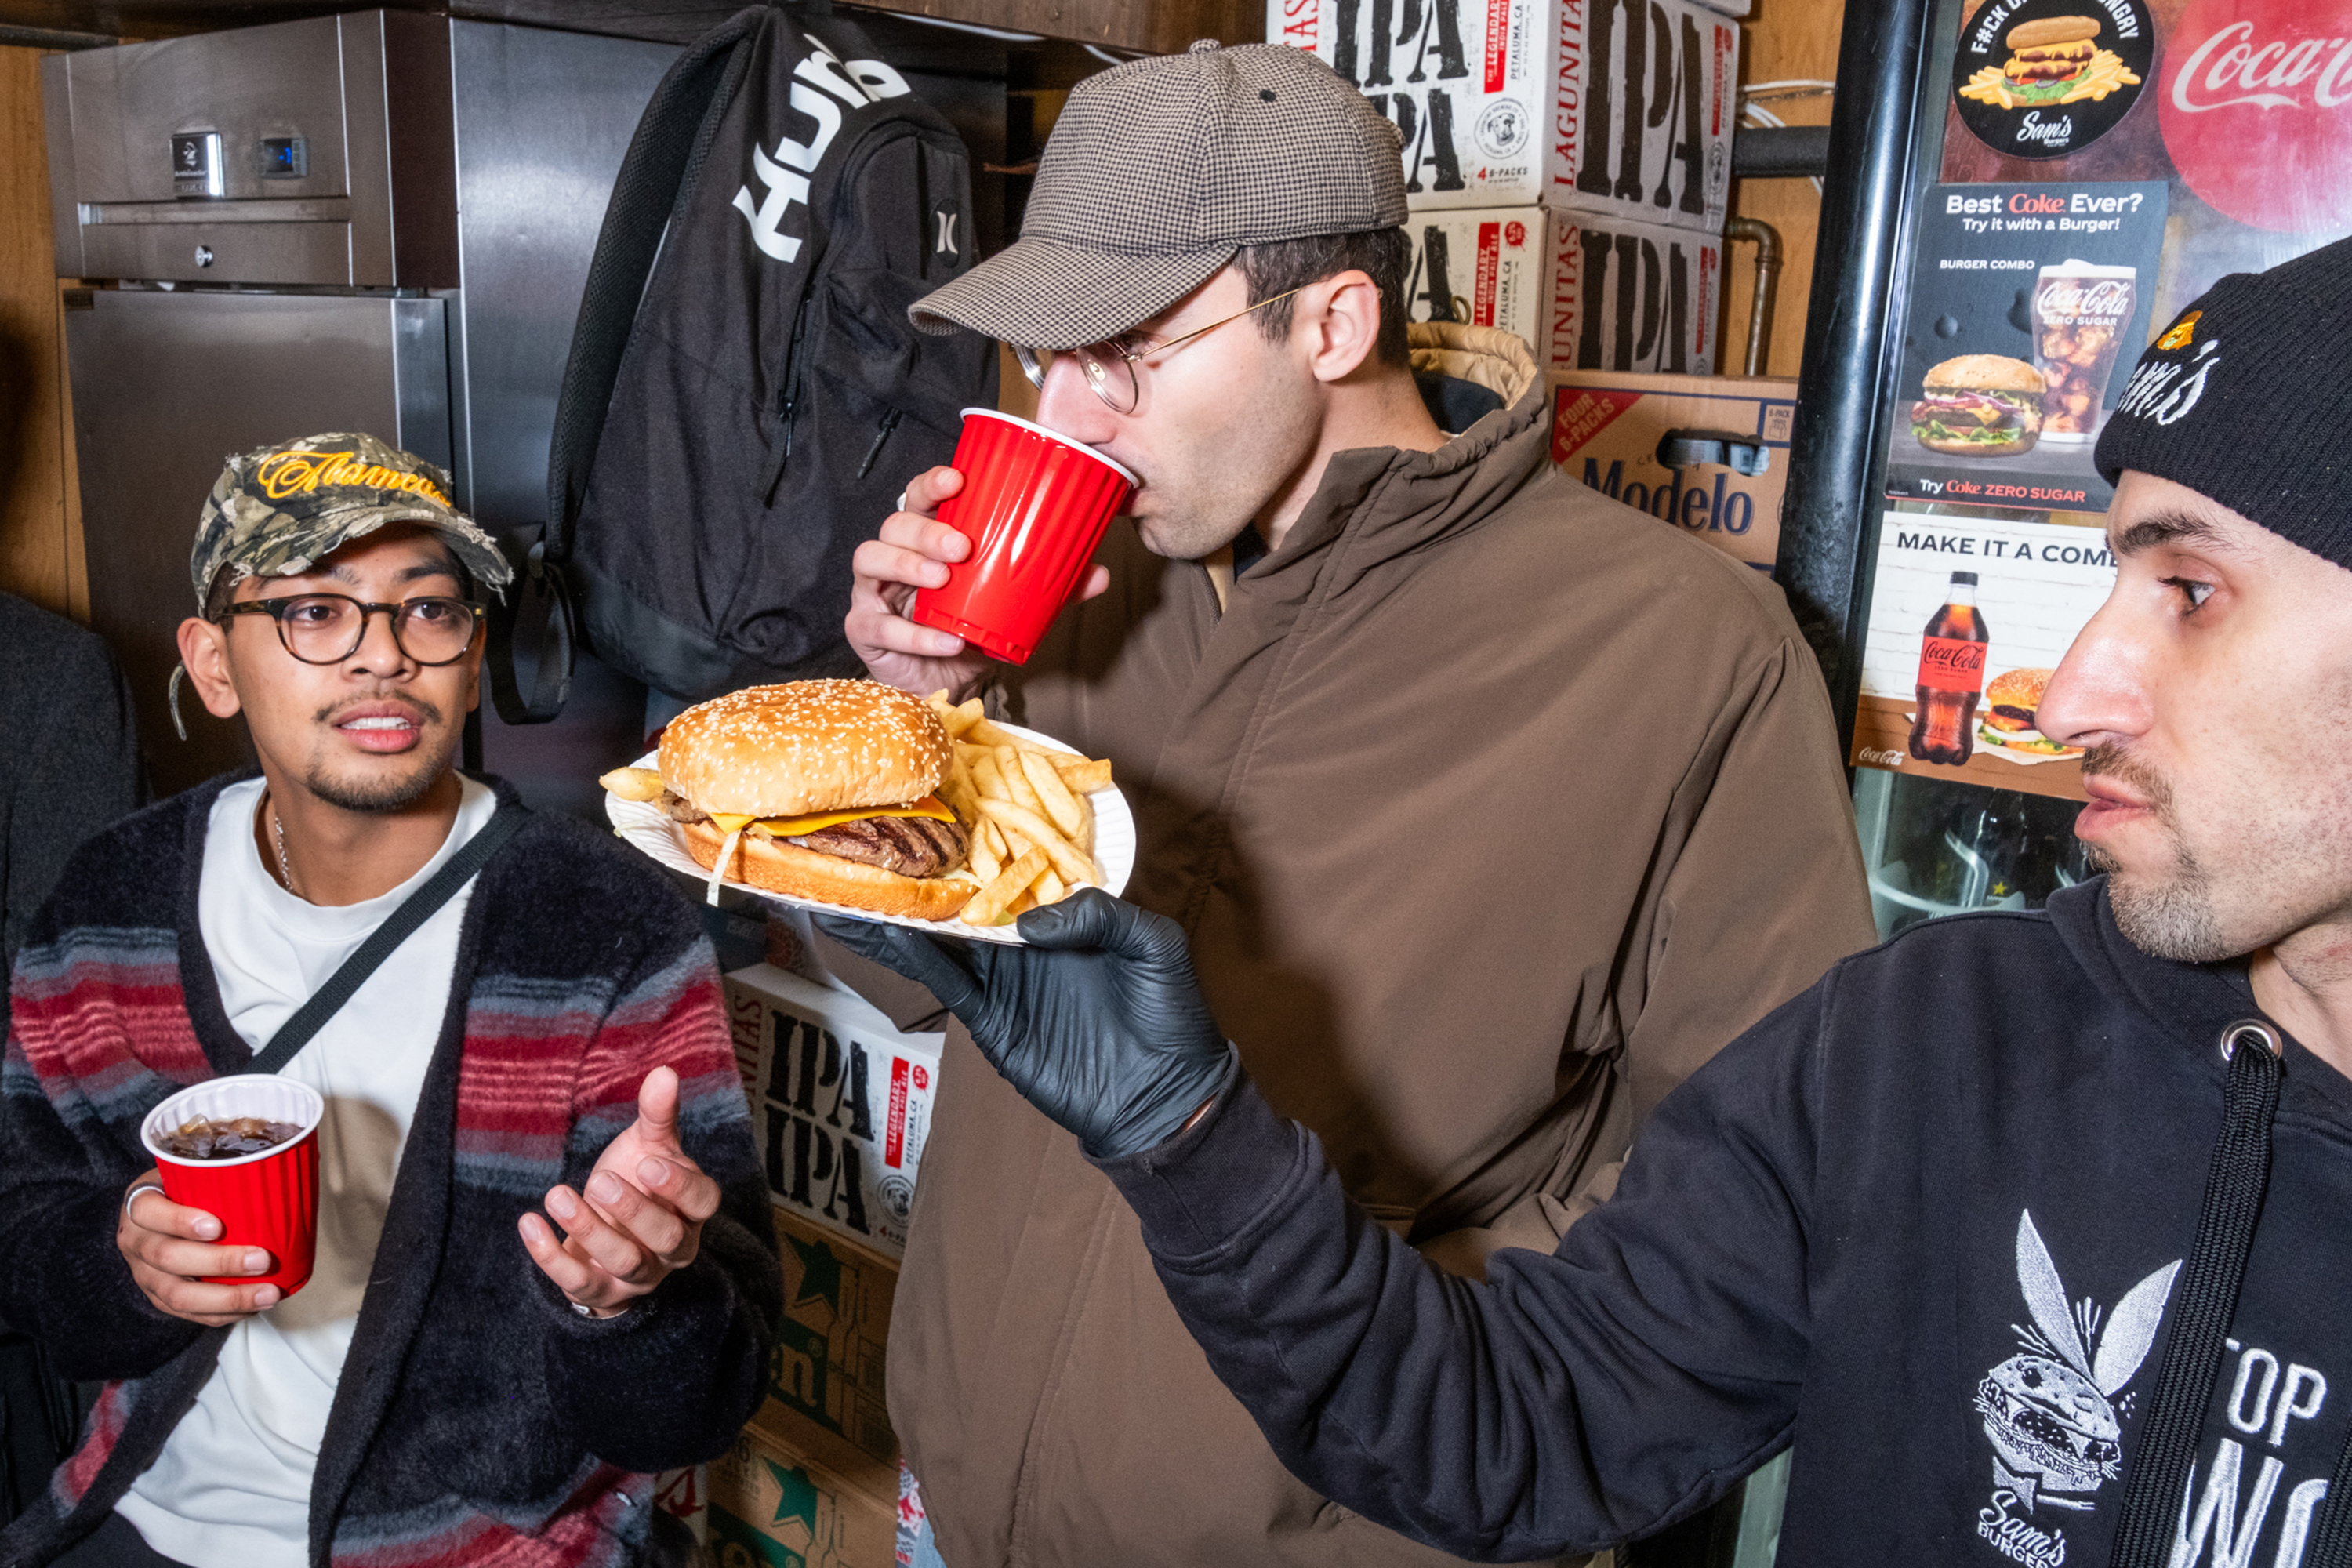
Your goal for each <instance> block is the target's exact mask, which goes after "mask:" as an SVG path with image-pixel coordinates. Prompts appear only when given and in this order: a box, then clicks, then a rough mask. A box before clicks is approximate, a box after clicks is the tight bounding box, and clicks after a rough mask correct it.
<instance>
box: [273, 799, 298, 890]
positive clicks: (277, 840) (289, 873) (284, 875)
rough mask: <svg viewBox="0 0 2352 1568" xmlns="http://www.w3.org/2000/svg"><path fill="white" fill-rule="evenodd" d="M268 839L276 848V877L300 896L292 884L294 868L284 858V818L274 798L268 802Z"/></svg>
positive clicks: (287, 888)
mask: <svg viewBox="0 0 2352 1568" xmlns="http://www.w3.org/2000/svg"><path fill="white" fill-rule="evenodd" d="M269 841H270V842H271V843H272V844H274V845H275V846H277V848H278V880H279V881H281V882H283V883H285V884H286V890H287V891H288V892H289V893H292V894H293V895H294V896H295V897H296V898H298V899H299V898H300V897H301V896H302V895H301V893H300V892H299V891H297V890H296V889H295V886H294V868H293V867H292V866H291V865H290V864H289V863H288V861H287V859H286V819H285V818H284V817H282V816H278V803H277V802H276V801H274V800H273V801H271V802H270V803H269Z"/></svg>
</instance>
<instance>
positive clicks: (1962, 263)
mask: <svg viewBox="0 0 2352 1568" xmlns="http://www.w3.org/2000/svg"><path fill="white" fill-rule="evenodd" d="M2167 194H2168V193H2167V187H2166V186H2165V185H2164V184H2163V183H2162V182H2160V181H2152V180H2139V181H2101V182H2096V183H2083V182H2071V183H2070V182H2062V183H2049V182H2034V183H2030V184H2029V183H2020V184H2009V183H1993V184H1946V185H1937V186H1935V187H1933V188H1932V189H1931V190H1930V191H1929V192H1928V194H1927V202H1926V204H1925V207H1924V210H1923V211H1922V213H1921V216H1920V220H1919V243H1918V247H1917V249H1916V252H1915V254H1914V258H1913V267H1912V279H1911V304H1910V314H1909V317H1908V319H1907V323H1906V331H1905V334H1904V343H1903V358H1902V365H1901V369H1900V371H1899V372H1898V373H1897V375H1896V380H1895V388H1894V396H1895V405H1896V406H1895V418H1894V420H1893V426H1892V434H1891V436H1890V437H1889V447H1888V452H1887V469H1886V493H1887V494H1888V496H1890V497H1891V498H1893V499H1895V500H1925V501H1935V502H1938V503H1942V504H1957V505H1961V506H1966V507H1969V508H1970V509H1978V508H2010V509H2015V510H2021V511H2088V512H2097V511H2104V510H2106V505H2107V502H2108V501H2109V500H2111V499H2112V498H2113V494H2114V492H2113V491H2112V489H2110V488H2109V487H2108V486H2107V484H2106V483H2105V481H2104V480H2102V479H2100V478H2099V475H2098V470H2097V468H2096V467H2095V465H2094V463H2093V461H2092V452H2093V447H2094V446H2095V442H2096V441H2097V438H2098V433H2099V427H2100V426H2101V425H2102V424H2103V423H2104V422H2105V417H2106V416H2107V414H2108V413H2109V411H2111V410H2112V409H2113V408H2114V407H2115V405H2116V398H2118V397H2119V396H2120V395H2122V393H2123V388H2124V384H2125V383H2126V381H2128V380H2129V379H2130V375H2131V366H2132V362H2133V361H2134V360H2136V359H2137V357H2138V355H2139V351H2140V349H2141V347H2142V346H2143V345H2145V344H2146V343H2147V336H2148V330H2149V322H2150V311H2151V310H2152V308H2153V307H2152V301H2151V300H2150V299H2149V295H2150V294H2151V292H2152V289H2150V287H2149V280H2150V279H2153V278H2154V277H2155V275H2156V270H2157V265H2158V258H2159V256H2160V255H2161V253H2162V250H2163V246H2164V221H2165V212H2166V198H2167Z"/></svg>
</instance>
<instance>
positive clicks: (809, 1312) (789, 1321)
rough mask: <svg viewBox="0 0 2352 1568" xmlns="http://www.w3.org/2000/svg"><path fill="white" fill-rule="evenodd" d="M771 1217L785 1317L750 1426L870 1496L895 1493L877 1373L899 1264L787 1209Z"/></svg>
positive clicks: (894, 1438) (890, 1435)
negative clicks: (764, 1394) (781, 1270)
mask: <svg viewBox="0 0 2352 1568" xmlns="http://www.w3.org/2000/svg"><path fill="white" fill-rule="evenodd" d="M773 1212H774V1216H775V1226H776V1253H777V1256H778V1257H779V1258H782V1260H783V1266H784V1311H783V1316H782V1318H781V1319H779V1320H778V1321H777V1323H776V1332H775V1339H774V1342H773V1344H772V1346H771V1347H770V1350H769V1352H768V1385H767V1397H766V1398H765V1399H764V1400H763V1401H762V1402H761V1405H760V1408H759V1409H758V1410H757V1411H756V1412H754V1413H753V1415H752V1416H751V1425H752V1426H753V1427H754V1428H755V1429H757V1430H758V1431H760V1432H761V1433H762V1434H764V1435H766V1436H770V1437H772V1438H774V1439H775V1440H776V1441H778V1442H780V1443H783V1444H786V1445H788V1446H789V1447H793V1449H795V1450H796V1451H799V1452H802V1453H805V1454H807V1455H809V1456H810V1457H811V1458H814V1459H816V1460H817V1461H818V1462H819V1463H821V1464H823V1465H824V1466H825V1467H826V1468H828V1469H830V1470H832V1471H834V1472H835V1474H837V1475H842V1476H846V1477H848V1478H849V1479H852V1480H855V1481H857V1482H859V1483H861V1484H863V1485H864V1486H866V1488H867V1489H869V1490H874V1491H890V1490H893V1489H895V1488H896V1487H897V1486H898V1435H897V1434H896V1433H894V1432H893V1431H891V1429H890V1412H889V1408H888V1405H887V1401H886V1399H885V1397H884V1391H883V1381H882V1367H883V1358H884V1355H885V1354H886V1352H887V1344H888V1339H889V1333H890V1303H891V1301H892V1300H893V1299H894V1298H895V1296H896V1294H897V1291H898V1265H897V1264H895V1263H893V1262H892V1261H890V1260H889V1259H888V1258H884V1257H882V1256H881V1255H880V1254H879V1253H876V1252H870V1251H868V1250H867V1249H866V1248H865V1247H860V1246H858V1245H857V1244H856V1242H853V1241H850V1240H848V1239H847V1238H846V1237H842V1236H840V1235H838V1234H837V1233H835V1232H833V1231H829V1230H823V1229H820V1228H818V1227H817V1226H814V1225H812V1224H811V1223H810V1222H809V1221H807V1220H805V1219H803V1218H802V1217H801V1216H800V1215H797V1214H795V1213H793V1211H792V1210H790V1209H786V1208H781V1207H780V1208H777V1209H776V1210H774V1211H773Z"/></svg>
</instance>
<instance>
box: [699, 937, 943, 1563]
mask: <svg viewBox="0 0 2352 1568" xmlns="http://www.w3.org/2000/svg"><path fill="white" fill-rule="evenodd" d="M726 988H727V1012H728V1022H729V1026H730V1029H731V1031H732V1033H733V1036H734V1043H735V1060H736V1066H737V1068H738V1069H739V1070H740V1072H741V1073H742V1075H743V1088H744V1092H745V1093H746V1094H747V1095H748V1096H749V1098H750V1100H751V1119H752V1125H753V1130H754V1134H755V1136H756V1137H757V1138H758V1139H759V1141H760V1143H761V1149H762V1152H763V1155H764V1158H765V1160H766V1163H767V1176H768V1189H769V1196H770V1197H771V1198H772V1200H773V1204H774V1207H773V1209H772V1216H771V1217H772V1219H773V1221H774V1224H775V1227H776V1249H777V1252H778V1253H779V1255H780V1256H781V1257H782V1260H783V1269H784V1312H783V1317H782V1320H781V1321H779V1322H778V1323H777V1325H776V1334H775V1344H774V1348H773V1350H772V1352H771V1354H770V1361H769V1367H768V1387H767V1397H766V1398H765V1400H764V1401H763V1402H762V1403H761V1406H760V1408H759V1410H758V1412H757V1413H756V1414H754V1415H753V1416H752V1417H751V1426H749V1427H748V1428H747V1429H746V1430H745V1431H744V1433H743V1435H742V1436H741V1437H740V1439H739V1440H738V1442H737V1444H736V1446H735V1447H734V1449H733V1450H732V1451H731V1452H730V1453H729V1454H728V1455H727V1456H726V1457H725V1458H721V1459H719V1460H716V1461H713V1463H712V1464H711V1465H710V1466H709V1472H708V1477H707V1487H706V1490H707V1496H708V1507H707V1510H706V1513H705V1519H706V1521H707V1529H708V1531H709V1540H710V1543H711V1546H712V1548H713V1550H714V1552H716V1554H717V1556H718V1559H719V1562H720V1563H727V1564H735V1563H740V1564H743V1565H744V1568H752V1565H755V1564H776V1565H782V1568H800V1565H802V1564H806V1565H808V1568H819V1565H823V1568H889V1565H890V1564H891V1563H892V1561H893V1557H894V1554H895V1551H896V1547H895V1531H896V1529H897V1523H896V1521H897V1518H898V1437H897V1436H896V1435H895V1434H894V1433H893V1432H892V1431H891V1430H890V1415H889V1407H888V1405H887V1401H886V1399H885V1394H884V1387H883V1376H882V1368H883V1356H884V1352H885V1348H886V1341H887V1336H888V1333H889V1329H890V1304H891V1300H892V1297H893V1294H894V1292H895V1291H896V1290H897V1289H898V1258H900V1257H901V1256H903V1254H904V1251H905V1248H906V1244H907V1221H908V1215H909V1213H910V1211H911V1209H912V1206H913V1203H914V1194H915V1177H916V1173H917V1170H918V1168H919V1164H920V1162H921V1159H922V1152H923V1143H924V1141H925V1138H926V1136H927V1135H928V1133H929V1128H930V1117H931V1105H932V1100H933V1097H934V1096H935V1094H936V1093H937V1090H938V1085H939V1064H940V1046H941V1045H942V1044H943V1042H944V1037H942V1036H940V1035H936V1034H905V1033H902V1032H900V1031H898V1030H897V1029H895V1028H893V1027H891V1026H890V1022H889V1020H888V1019H887V1017H885V1016H883V1015H882V1014H881V1013H880V1012H879V1011H878V1010H877V1009H876V1008H875V1007H873V1006H872V1005H870V1004H868V1003H866V1001H865V1000H864V999H863V998H861V997H858V996H856V995H854V994H850V993H849V992H846V991H844V990H841V989H839V988H837V987H835V986H832V985H828V984H822V983H820V982H818V981H816V980H813V979H811V978H808V977H807V976H806V975H803V974H799V973H792V972H789V971H787V970H784V969H781V968H777V967H775V966H773V965H771V964H757V965H754V966H752V967H751V968H748V969H739V970H737V971H735V972H734V973H730V974H729V975H728V976H727V981H726Z"/></svg>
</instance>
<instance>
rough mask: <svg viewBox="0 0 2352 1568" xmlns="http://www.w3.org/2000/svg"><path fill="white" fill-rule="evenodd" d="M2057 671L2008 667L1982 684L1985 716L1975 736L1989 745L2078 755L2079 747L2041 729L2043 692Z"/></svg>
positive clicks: (1980, 721)
mask: <svg viewBox="0 0 2352 1568" xmlns="http://www.w3.org/2000/svg"><path fill="white" fill-rule="evenodd" d="M2056 673H2057V671H2055V670H2050V669H2011V670H2006V671H2004V672H2002V673H2001V674H2000V675H1996V676H1994V677H1993V678H1992V679H1991V681H1990V683H1988V684H1987V685H1986V687H1985V691H1984V717H1983V718H1982V719H1980V720H1979V721H1977V738H1978V739H1979V740H1980V741H1982V742H1985V743H1986V744H1987V745H1990V746H2006V747H2008V748H2009V749H2010V750H2011V751H2012V752H2032V753H2035V754H2036V755H2040V756H2044V757H2079V756H2081V755H2082V754H2083V748H2082V747H2080V746H2063V745H2060V744H2059V743H2058V742H2055V741H2053V740H2052V739H2050V737H2049V736H2047V735H2044V734H2043V733H2042V731H2041V728H2040V724H2041V709H2042V691H2043V690H2044V689H2047V688H2048V686H2049V685H2050V678H2051V677H2052V676H2053V675H2054V674H2056Z"/></svg>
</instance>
